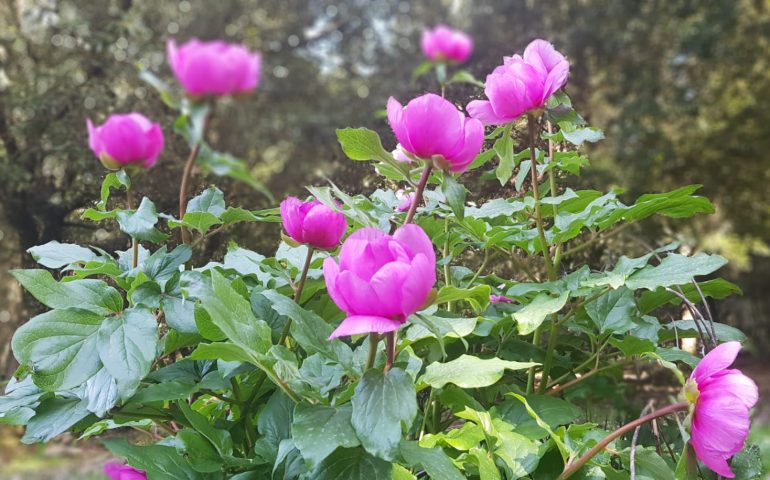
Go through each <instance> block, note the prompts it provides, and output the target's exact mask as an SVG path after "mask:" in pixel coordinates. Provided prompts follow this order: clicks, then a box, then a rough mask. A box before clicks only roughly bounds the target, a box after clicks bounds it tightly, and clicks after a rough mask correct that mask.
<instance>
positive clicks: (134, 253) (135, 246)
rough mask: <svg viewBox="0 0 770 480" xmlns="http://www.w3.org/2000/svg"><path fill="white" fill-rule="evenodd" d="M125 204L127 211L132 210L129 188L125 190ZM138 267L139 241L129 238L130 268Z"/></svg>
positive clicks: (132, 201) (132, 202) (132, 194)
mask: <svg viewBox="0 0 770 480" xmlns="http://www.w3.org/2000/svg"><path fill="white" fill-rule="evenodd" d="M126 204H127V206H128V209H129V210H133V209H134V192H133V190H132V189H131V187H127V188H126ZM137 265H139V241H138V240H137V239H135V238H133V237H131V268H136V266H137Z"/></svg>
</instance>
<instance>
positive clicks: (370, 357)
mask: <svg viewBox="0 0 770 480" xmlns="http://www.w3.org/2000/svg"><path fill="white" fill-rule="evenodd" d="M379 343H380V336H379V334H377V333H375V332H372V333H370V334H369V352H368V354H367V355H366V366H365V367H364V372H366V371H367V370H369V369H370V368H372V367H373V366H374V359H375V358H377V345H378V344H379Z"/></svg>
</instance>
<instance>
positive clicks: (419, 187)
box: [404, 163, 433, 225]
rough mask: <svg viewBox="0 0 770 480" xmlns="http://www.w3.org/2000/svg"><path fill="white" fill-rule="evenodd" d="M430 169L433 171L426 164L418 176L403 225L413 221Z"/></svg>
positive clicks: (431, 167) (430, 166) (428, 164)
mask: <svg viewBox="0 0 770 480" xmlns="http://www.w3.org/2000/svg"><path fill="white" fill-rule="evenodd" d="M431 169H433V166H432V165H431V164H430V163H426V164H425V169H424V170H423V171H422V176H420V183H418V184H417V191H416V192H415V194H414V201H413V202H412V205H411V206H410V207H409V211H408V212H407V213H406V220H404V225H406V224H407V223H412V220H414V213H415V212H416V211H417V206H418V205H419V204H420V203H421V202H422V194H423V192H424V191H425V185H427V184H428V178H430V171H431Z"/></svg>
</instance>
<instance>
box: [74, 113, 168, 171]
mask: <svg viewBox="0 0 770 480" xmlns="http://www.w3.org/2000/svg"><path fill="white" fill-rule="evenodd" d="M86 125H87V126H88V146H89V147H91V151H93V152H94V155H96V156H97V157H98V158H99V160H100V161H101V162H102V164H103V165H104V166H105V167H107V168H109V169H112V170H116V169H119V168H121V167H124V166H126V165H139V166H141V167H142V168H150V167H152V166H153V165H155V162H156V161H157V160H158V156H159V155H160V152H162V151H163V131H162V130H161V129H160V125H159V124H157V123H152V122H150V121H149V120H148V119H147V118H146V117H145V116H144V115H142V114H140V113H135V112H134V113H128V114H113V115H110V116H109V117H108V118H107V121H105V122H104V123H103V124H102V125H100V126H98V127H94V124H93V123H92V122H91V120H90V119H87V120H86Z"/></svg>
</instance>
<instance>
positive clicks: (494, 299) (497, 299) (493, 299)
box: [489, 294, 513, 303]
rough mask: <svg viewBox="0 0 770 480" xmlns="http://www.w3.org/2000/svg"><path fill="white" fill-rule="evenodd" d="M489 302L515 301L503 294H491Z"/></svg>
mask: <svg viewBox="0 0 770 480" xmlns="http://www.w3.org/2000/svg"><path fill="white" fill-rule="evenodd" d="M489 303H513V300H511V299H510V298H508V297H506V296H503V295H494V294H492V295H490V296H489Z"/></svg>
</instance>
